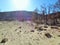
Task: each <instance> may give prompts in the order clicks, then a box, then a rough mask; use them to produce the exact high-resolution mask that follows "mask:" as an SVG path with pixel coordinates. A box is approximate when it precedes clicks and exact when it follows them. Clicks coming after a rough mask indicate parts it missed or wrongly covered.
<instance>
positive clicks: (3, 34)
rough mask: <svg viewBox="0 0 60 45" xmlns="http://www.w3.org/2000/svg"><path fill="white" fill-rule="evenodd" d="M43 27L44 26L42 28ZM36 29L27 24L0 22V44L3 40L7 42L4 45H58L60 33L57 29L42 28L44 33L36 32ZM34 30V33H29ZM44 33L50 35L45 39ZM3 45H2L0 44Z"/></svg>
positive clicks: (0, 44)
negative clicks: (5, 39)
mask: <svg viewBox="0 0 60 45" xmlns="http://www.w3.org/2000/svg"><path fill="white" fill-rule="evenodd" d="M42 27H44V26H42ZM37 28H38V26H37V27H35V26H34V25H31V24H30V23H27V22H18V21H11V22H8V21H0V42H1V41H2V40H3V38H7V39H8V41H7V42H6V43H5V44H4V45H59V44H60V37H59V36H58V35H60V32H58V30H57V29H51V28H50V26H48V28H43V29H45V31H44V30H43V31H37ZM59 28H60V27H59ZM32 30H34V32H31V31H32ZM45 33H49V34H51V35H52V37H51V38H47V37H46V36H45ZM0 45H3V43H0Z"/></svg>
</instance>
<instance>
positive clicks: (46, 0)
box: [0, 0, 57, 11]
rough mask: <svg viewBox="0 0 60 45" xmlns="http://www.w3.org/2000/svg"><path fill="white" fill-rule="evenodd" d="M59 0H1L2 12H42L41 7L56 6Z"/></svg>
mask: <svg viewBox="0 0 60 45" xmlns="http://www.w3.org/2000/svg"><path fill="white" fill-rule="evenodd" d="M56 1H57V0H0V11H16V10H27V11H33V10H34V9H35V8H38V9H39V10H40V6H41V5H44V6H45V5H46V6H48V5H50V4H54V3H55V2H56Z"/></svg>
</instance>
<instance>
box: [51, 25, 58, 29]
mask: <svg viewBox="0 0 60 45" xmlns="http://www.w3.org/2000/svg"><path fill="white" fill-rule="evenodd" d="M51 29H59V28H58V27H57V26H52V27H51Z"/></svg>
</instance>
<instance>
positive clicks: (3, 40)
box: [0, 38, 8, 43]
mask: <svg viewBox="0 0 60 45" xmlns="http://www.w3.org/2000/svg"><path fill="white" fill-rule="evenodd" d="M7 41H8V39H7V38H4V39H2V41H1V42H0V43H6V42H7Z"/></svg>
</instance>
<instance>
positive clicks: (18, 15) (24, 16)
mask: <svg viewBox="0 0 60 45" xmlns="http://www.w3.org/2000/svg"><path fill="white" fill-rule="evenodd" d="M31 17H32V12H29V11H11V12H0V20H8V21H9V20H19V21H22V20H31Z"/></svg>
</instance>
